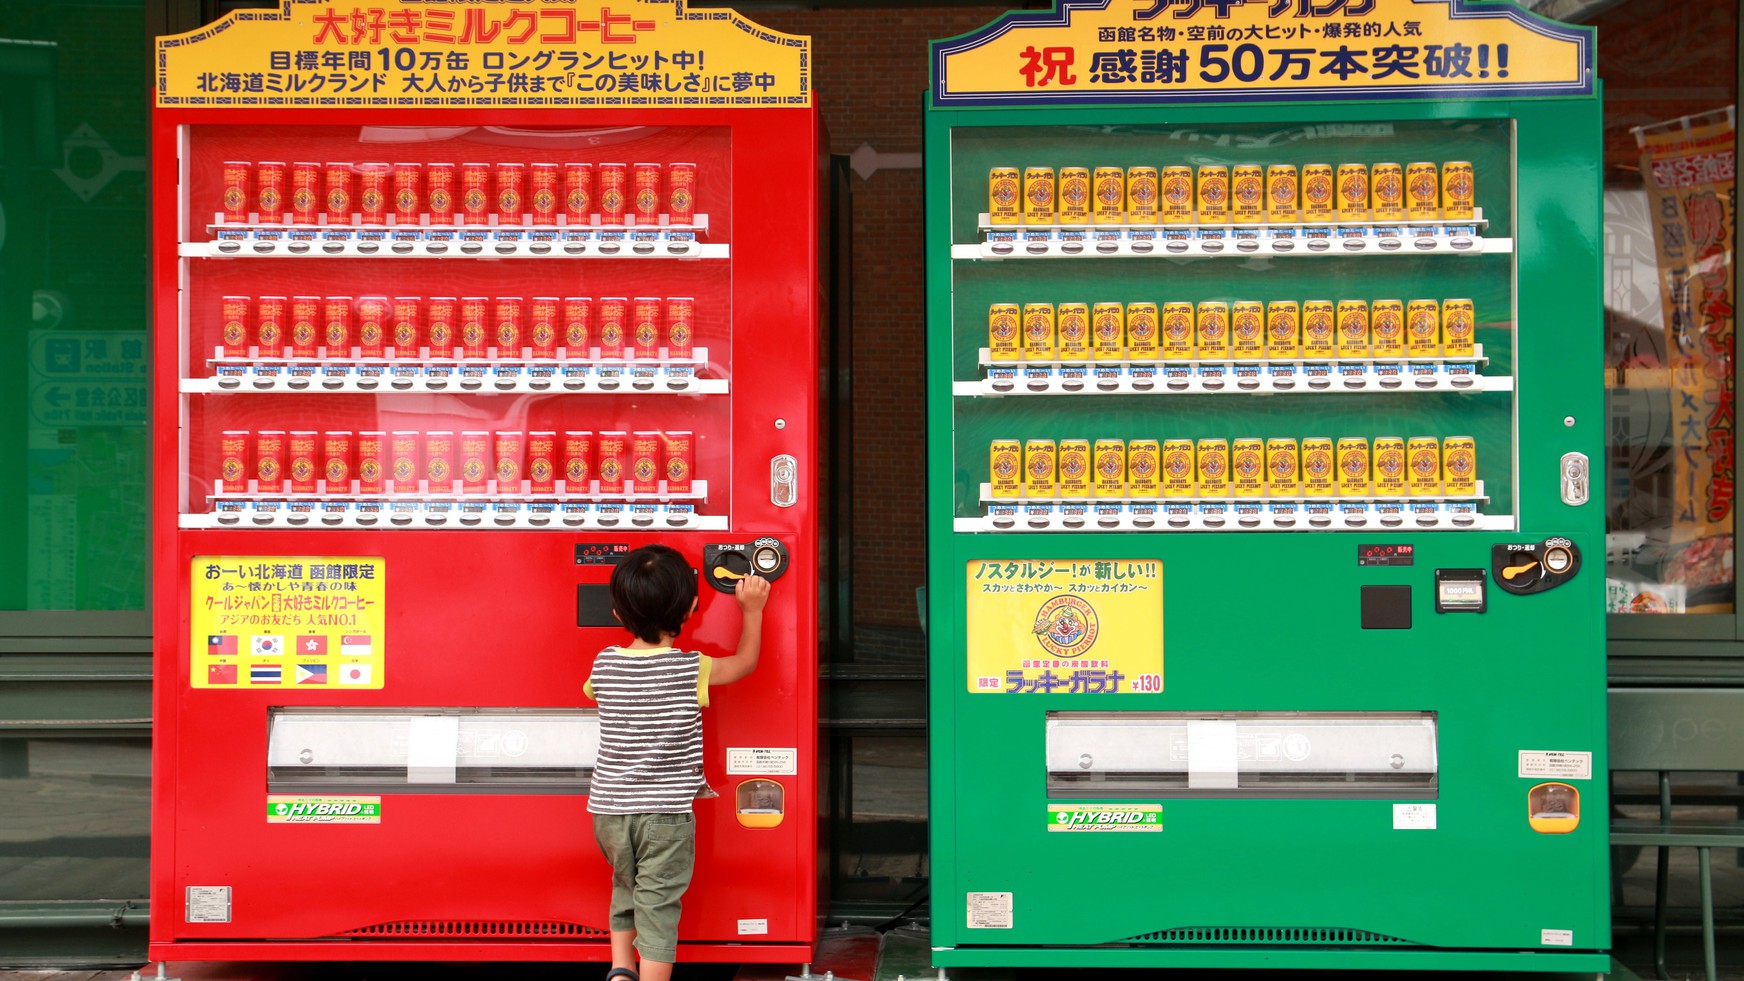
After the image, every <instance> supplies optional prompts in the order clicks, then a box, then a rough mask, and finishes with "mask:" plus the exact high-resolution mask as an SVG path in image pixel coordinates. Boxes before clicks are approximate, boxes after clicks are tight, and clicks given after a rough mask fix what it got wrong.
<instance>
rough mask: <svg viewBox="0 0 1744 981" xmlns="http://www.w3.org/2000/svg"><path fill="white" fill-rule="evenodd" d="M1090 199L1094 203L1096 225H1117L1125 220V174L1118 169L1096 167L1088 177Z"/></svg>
mask: <svg viewBox="0 0 1744 981" xmlns="http://www.w3.org/2000/svg"><path fill="white" fill-rule="evenodd" d="M1090 197H1091V199H1092V200H1094V201H1095V202H1096V210H1095V214H1094V217H1095V219H1096V224H1098V225H1118V224H1120V223H1121V222H1123V221H1125V220H1126V173H1125V172H1124V171H1122V170H1121V169H1120V168H1119V167H1098V168H1096V171H1095V172H1094V173H1092V174H1091V175H1090Z"/></svg>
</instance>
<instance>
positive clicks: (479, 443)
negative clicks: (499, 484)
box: [460, 429, 492, 494]
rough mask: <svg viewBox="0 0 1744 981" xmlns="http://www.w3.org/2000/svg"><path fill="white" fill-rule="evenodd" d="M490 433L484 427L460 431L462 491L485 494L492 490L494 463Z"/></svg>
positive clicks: (464, 492) (463, 492)
mask: <svg viewBox="0 0 1744 981" xmlns="http://www.w3.org/2000/svg"><path fill="white" fill-rule="evenodd" d="M490 450H492V447H490V433H487V431H483V429H466V431H462V433H460V492H462V494H483V492H487V491H490V464H492V459H490V456H492V452H490Z"/></svg>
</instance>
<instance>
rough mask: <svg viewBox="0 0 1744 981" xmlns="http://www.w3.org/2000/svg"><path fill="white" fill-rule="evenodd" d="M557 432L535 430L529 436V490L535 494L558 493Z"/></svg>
mask: <svg viewBox="0 0 1744 981" xmlns="http://www.w3.org/2000/svg"><path fill="white" fill-rule="evenodd" d="M557 474H558V457H557V432H556V431H555V430H549V429H544V430H535V431H533V432H530V433H528V434H527V489H528V491H529V492H530V493H533V494H555V493H557Z"/></svg>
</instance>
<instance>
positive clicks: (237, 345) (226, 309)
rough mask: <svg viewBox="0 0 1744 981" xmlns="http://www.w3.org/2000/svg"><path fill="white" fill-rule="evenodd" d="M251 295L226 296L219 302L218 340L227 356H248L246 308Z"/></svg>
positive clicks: (249, 303)
mask: <svg viewBox="0 0 1744 981" xmlns="http://www.w3.org/2000/svg"><path fill="white" fill-rule="evenodd" d="M253 304H254V300H253V299H252V298H251V297H246V296H227V297H225V298H224V299H223V301H222V302H221V304H220V308H219V309H220V312H219V319H218V322H219V327H218V335H219V337H218V341H219V344H220V345H222V347H223V350H224V356H225V357H227V358H246V357H248V334H249V330H248V308H249V307H250V306H252V305H253Z"/></svg>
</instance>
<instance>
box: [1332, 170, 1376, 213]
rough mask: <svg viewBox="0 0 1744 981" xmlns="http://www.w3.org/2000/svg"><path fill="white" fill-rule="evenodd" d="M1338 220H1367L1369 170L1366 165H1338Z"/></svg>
mask: <svg viewBox="0 0 1744 981" xmlns="http://www.w3.org/2000/svg"><path fill="white" fill-rule="evenodd" d="M1338 220H1339V221H1368V220H1369V168H1368V165H1367V164H1360V163H1342V164H1339V165H1338Z"/></svg>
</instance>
